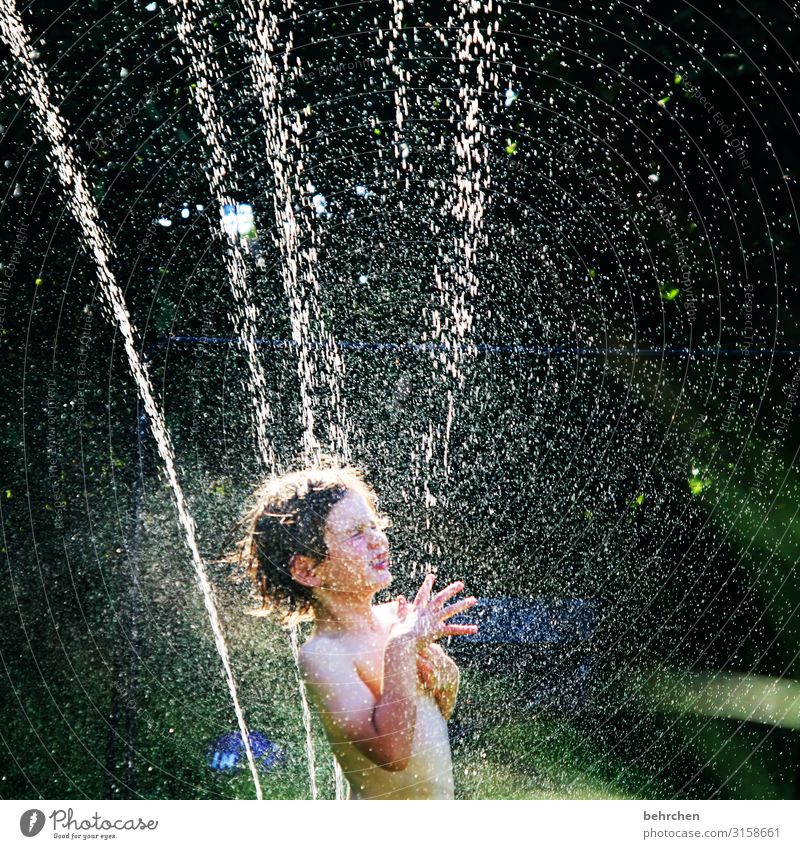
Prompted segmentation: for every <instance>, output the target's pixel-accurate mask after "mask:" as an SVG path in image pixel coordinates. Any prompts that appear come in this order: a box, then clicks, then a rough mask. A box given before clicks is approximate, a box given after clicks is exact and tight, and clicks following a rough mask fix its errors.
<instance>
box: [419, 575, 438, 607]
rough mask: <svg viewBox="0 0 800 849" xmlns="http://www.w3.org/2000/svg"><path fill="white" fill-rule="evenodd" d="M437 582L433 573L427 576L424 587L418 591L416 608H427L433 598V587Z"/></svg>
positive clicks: (423, 583)
mask: <svg viewBox="0 0 800 849" xmlns="http://www.w3.org/2000/svg"><path fill="white" fill-rule="evenodd" d="M435 580H436V575H434V574H433V572H429V573H428V574H427V575H426V576H425V580H424V581H423V582H422V586H421V587H420V588H419V590H418V591H417V595H416V598H415V599H414V607H425V605H426V604H427V603H428V600H429V599H430V597H431V587H432V586H433V582H434V581H435Z"/></svg>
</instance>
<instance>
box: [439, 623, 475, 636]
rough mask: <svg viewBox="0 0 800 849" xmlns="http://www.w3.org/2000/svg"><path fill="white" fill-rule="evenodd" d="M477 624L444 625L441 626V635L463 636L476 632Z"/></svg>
mask: <svg viewBox="0 0 800 849" xmlns="http://www.w3.org/2000/svg"><path fill="white" fill-rule="evenodd" d="M477 633H478V626H477V625H445V626H444V627H443V628H442V636H445V637H463V636H466V635H468V634H477Z"/></svg>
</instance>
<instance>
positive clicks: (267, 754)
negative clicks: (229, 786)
mask: <svg viewBox="0 0 800 849" xmlns="http://www.w3.org/2000/svg"><path fill="white" fill-rule="evenodd" d="M248 737H249V739H250V748H251V749H252V751H253V758H254V759H255V762H256V765H257V766H258V768H259V770H262V771H266V770H268V769H272V767H274V766H278V765H282V764H283V763H284V762H285V756H284V753H283V750H282V749H281V747H280V746H279V745H278V744H277V743H273V742H272V740H270V739H269V738H267V737H266V736H265V735H264V734H262V733H261V732H260V731H250V732H249V733H248ZM206 758H207V759H208V765H209V766H210V767H211V769H213V770H215V771H216V772H237V771H238V770H240V769H243V768H244V767H245V766H246V765H247V753H246V752H245V748H244V742H243V741H242V735H241V733H240V732H239V731H231V732H230V733H228V734H223V735H222V736H220V737H217V738H216V739H215V740H212V741H211V743H210V744H209V745H208V748H207V749H206Z"/></svg>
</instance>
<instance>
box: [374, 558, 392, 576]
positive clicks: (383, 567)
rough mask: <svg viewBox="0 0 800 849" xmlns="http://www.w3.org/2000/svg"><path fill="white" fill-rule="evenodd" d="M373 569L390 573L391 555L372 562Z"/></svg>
mask: <svg viewBox="0 0 800 849" xmlns="http://www.w3.org/2000/svg"><path fill="white" fill-rule="evenodd" d="M372 568H373V569H377V570H379V571H384V572H388V571H389V555H388V554H387V555H385V556H383V557H377V558H375V560H373V561H372Z"/></svg>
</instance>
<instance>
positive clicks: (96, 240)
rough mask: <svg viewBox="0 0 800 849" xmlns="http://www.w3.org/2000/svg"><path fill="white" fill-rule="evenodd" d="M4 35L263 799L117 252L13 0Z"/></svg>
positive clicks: (4, 13) (5, 13)
mask: <svg viewBox="0 0 800 849" xmlns="http://www.w3.org/2000/svg"><path fill="white" fill-rule="evenodd" d="M0 33H2V37H3V40H4V41H5V42H6V44H8V46H9V48H10V49H11V51H12V54H13V56H14V58H15V59H16V61H17V63H18V64H17V67H18V70H19V75H20V79H19V80H17V81H16V83H17V85H18V88H19V91H20V94H21V96H23V97H29V98H30V100H31V103H32V104H33V108H34V113H35V116H36V120H37V121H38V123H39V125H40V127H41V131H42V133H43V134H44V136H45V138H46V139H47V140H48V142H49V144H50V148H49V150H48V158H49V159H50V162H51V164H52V166H53V167H54V168H55V170H56V172H57V174H58V176H59V179H60V180H61V183H62V185H63V187H64V190H65V195H66V201H67V206H68V208H69V210H70V213H71V214H72V216H73V218H74V219H75V222H76V224H77V225H78V227H79V230H80V235H81V238H82V240H83V244H84V247H85V248H86V249H87V251H88V252H89V254H90V255H91V256H92V257H93V259H94V262H95V265H96V268H97V279H98V282H99V284H100V289H101V292H102V295H103V299H104V301H105V305H106V308H107V309H108V311H109V313H110V317H111V319H112V320H113V322H114V323H115V325H116V327H117V329H118V330H119V332H120V334H121V335H122V338H123V340H124V343H125V353H126V355H127V357H128V364H129V366H130V370H131V374H132V375H133V378H134V380H135V381H136V386H137V388H138V391H139V395H140V397H141V399H142V402H143V403H144V408H145V410H146V411H147V415H148V417H149V422H150V428H151V431H152V433H153V438H154V439H155V441H156V445H157V446H158V452H159V455H160V456H161V461H162V463H163V465H164V470H165V472H166V476H167V480H168V481H169V485H170V487H171V489H172V494H173V497H174V500H175V506H176V508H177V511H178V517H179V520H180V524H181V526H182V528H183V531H184V534H185V539H186V545H187V546H188V548H189V551H190V553H191V557H192V564H193V566H194V569H195V574H196V576H197V581H198V584H199V586H200V589H201V591H202V593H203V600H204V602H205V606H206V611H207V612H208V617H209V621H210V623H211V630H212V632H213V634H214V642H215V644H216V648H217V651H218V653H219V656H220V659H221V660H222V665H223V668H224V671H225V678H226V682H227V685H228V689H229V691H230V695H231V701H232V702H233V707H234V711H235V712H236V719H237V721H238V723H239V730H240V732H241V735H242V742H243V743H244V748H245V752H246V754H247V762H248V764H249V767H250V773H251V775H252V777H253V784H254V785H255V790H256V797H257V798H258V799H262V798H263V794H262V792H261V782H260V781H259V778H258V770H257V768H256V763H255V759H254V758H253V752H252V749H251V746H250V736H249V733H248V730H247V725H246V723H245V718H244V713H243V711H242V708H241V705H240V704H239V697H238V693H237V689H236V682H235V680H234V677H233V669H232V668H231V663H230V657H229V655H228V648H227V646H226V644H225V638H224V636H223V633H222V625H221V624H220V621H219V616H218V614H217V608H216V605H215V603H214V597H213V590H212V587H211V583H210V581H209V578H208V574H207V571H206V567H205V564H204V563H203V559H202V557H201V556H200V551H199V549H198V547H197V535H196V531H195V525H194V519H193V518H192V515H191V513H190V512H189V510H188V507H187V505H186V499H185V497H184V494H183V489H182V487H181V484H180V482H179V480H178V475H177V472H176V469H175V455H174V451H173V448H172V443H171V440H170V436H169V432H168V431H167V428H166V424H165V422H164V417H163V413H162V411H161V409H160V407H159V406H158V404H157V403H156V400H155V398H154V397H153V390H152V386H151V383H150V378H149V375H148V373H147V368H146V366H145V364H144V363H143V362H142V360H141V358H140V356H139V353H138V351H137V349H136V341H135V338H134V329H133V327H132V326H131V322H130V316H129V314H128V309H127V307H126V305H125V301H124V299H123V296H122V292H121V291H120V288H119V286H118V284H117V281H116V279H115V277H114V275H113V273H112V272H111V269H110V267H109V264H110V262H111V258H112V256H113V248H112V245H111V242H110V240H109V238H108V235H107V234H106V232H105V230H104V229H103V228H102V226H101V224H100V218H99V214H98V210H97V206H96V204H95V203H94V201H93V199H92V197H91V195H90V193H89V191H88V189H87V183H86V177H85V175H84V173H83V171H82V169H81V168H80V167H79V165H78V162H77V159H76V157H75V154H74V152H73V150H72V148H71V147H70V146H69V145H68V144H67V143H66V139H67V134H66V130H65V128H64V125H63V122H62V120H61V116H60V115H59V113H58V110H57V109H56V108H55V107H54V106H53V105H52V103H51V101H50V94H49V87H48V85H47V81H46V80H45V77H44V74H43V73H42V71H41V69H40V68H39V66H38V65H37V64H36V63H35V61H34V59H33V56H32V55H31V54H32V48H31V44H30V40H29V38H28V35H27V32H26V30H25V28H24V26H23V25H22V21H21V20H20V17H19V14H18V13H17V10H16V7H15V4H14V3H13V2H11V1H10V0H3V2H2V3H0Z"/></svg>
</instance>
